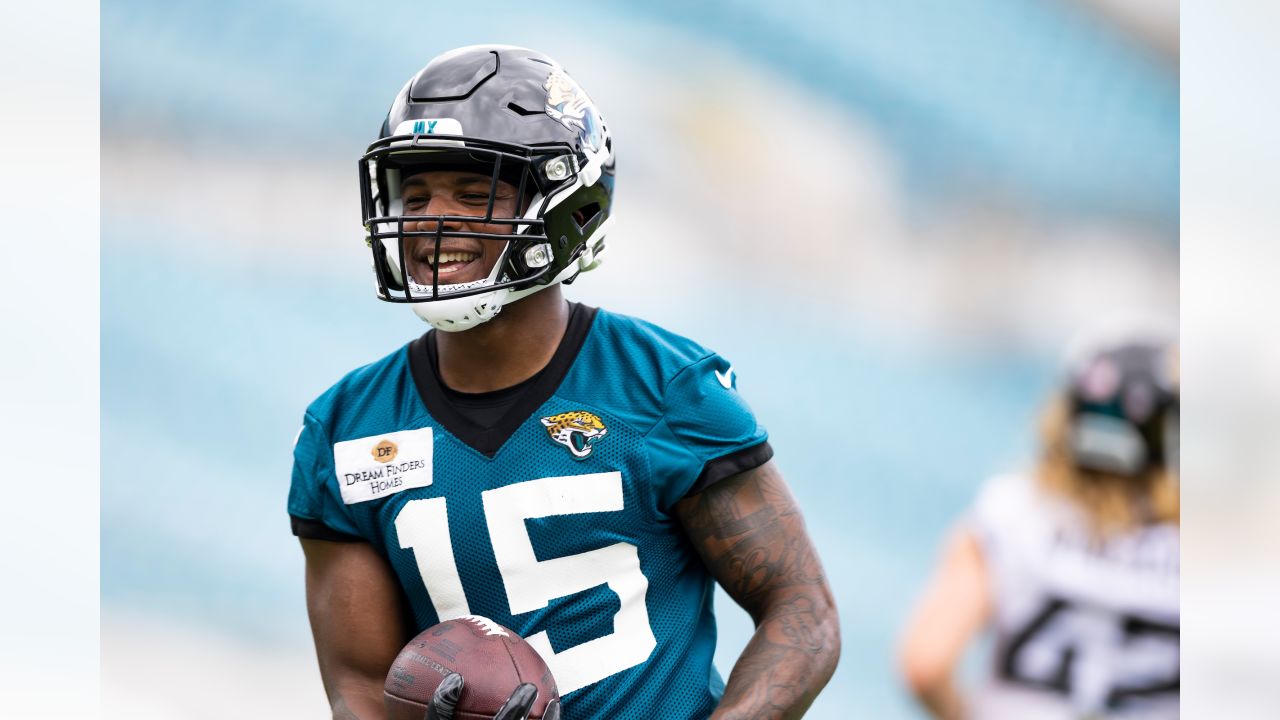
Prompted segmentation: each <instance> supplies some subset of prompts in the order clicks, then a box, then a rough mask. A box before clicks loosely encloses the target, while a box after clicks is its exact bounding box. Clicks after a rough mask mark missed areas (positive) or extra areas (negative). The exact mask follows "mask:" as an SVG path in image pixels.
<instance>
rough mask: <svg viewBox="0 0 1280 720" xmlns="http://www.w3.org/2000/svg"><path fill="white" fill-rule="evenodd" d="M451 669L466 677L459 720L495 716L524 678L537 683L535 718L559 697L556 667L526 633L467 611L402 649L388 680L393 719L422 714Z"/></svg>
mask: <svg viewBox="0 0 1280 720" xmlns="http://www.w3.org/2000/svg"><path fill="white" fill-rule="evenodd" d="M451 672H456V673H461V674H462V678H463V680H464V681H465V684H464V685H463V687H462V696H461V697H460V698H458V705H457V707H456V708H454V712H453V717H454V720H482V719H483V720H490V719H491V718H492V717H493V716H494V714H495V713H496V712H498V710H499V709H501V708H502V704H503V703H505V702H506V701H507V698H508V697H510V696H511V693H512V692H513V691H515V689H516V688H517V687H519V686H520V684H521V683H533V684H534V685H535V686H536V687H537V688H538V698H537V700H535V701H534V703H533V710H532V711H531V712H530V713H529V718H530V720H537V719H538V718H541V717H542V713H543V711H544V710H546V708H547V703H549V702H551V701H552V700H553V699H555V698H558V697H560V694H559V692H558V691H557V690H556V681H555V678H553V677H551V670H550V669H549V668H548V667H547V664H546V663H545V662H543V660H542V656H540V655H538V651H537V650H534V649H533V646H532V645H530V644H529V643H527V642H525V641H524V638H522V637H520V636H519V635H517V634H515V633H514V632H512V631H511V630H508V629H507V628H505V627H503V626H501V625H499V624H498V623H496V622H494V621H492V620H490V619H488V618H484V617H480V616H478V615H464V616H463V617H460V618H454V619H453V620H446V621H444V622H442V623H440V624H439V625H435V626H433V627H429V628H427V629H426V630H423V631H422V632H421V633H419V634H418V636H417V637H415V638H414V639H412V640H410V641H409V644H408V645H405V646H404V649H403V650H401V651H400V654H399V655H398V656H397V657H396V661H395V662H394V663H392V664H391V671H390V672H388V673H387V681H386V683H385V685H384V686H383V699H384V701H385V702H386V706H387V718H388V720H422V718H423V715H424V714H425V713H426V710H427V705H428V704H429V703H430V702H431V695H432V694H433V693H434V692H435V691H436V687H438V686H439V685H440V681H441V680H444V678H445V676H446V675H448V674H449V673H451Z"/></svg>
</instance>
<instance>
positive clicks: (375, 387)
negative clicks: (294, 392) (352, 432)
mask: <svg viewBox="0 0 1280 720" xmlns="http://www.w3.org/2000/svg"><path fill="white" fill-rule="evenodd" d="M408 362H409V352H408V345H407V344H406V345H402V346H400V347H398V348H396V349H395V350H394V351H392V352H390V353H388V354H387V355H385V356H383V357H382V358H379V359H378V360H375V361H373V362H371V363H369V364H367V365H361V366H360V367H357V368H356V369H354V370H352V371H350V372H348V373H346V374H345V375H343V376H342V378H341V379H339V380H338V381H337V382H335V383H334V384H333V385H331V386H330V387H329V389H327V390H325V391H324V392H323V393H321V394H320V395H319V397H317V398H316V399H315V400H313V401H312V402H311V404H310V405H308V406H307V415H308V416H310V417H311V418H312V419H313V420H314V421H316V422H319V423H321V424H322V425H324V426H326V428H330V429H333V428H335V427H340V426H341V425H343V424H344V422H349V421H350V420H352V419H354V418H357V417H359V416H362V415H369V414H377V413H378V411H379V406H381V405H387V406H390V405H391V404H393V403H398V402H399V397H400V393H399V392H397V389H398V387H399V386H401V385H404V384H405V383H406V381H407V379H408V378H409V373H408V371H407V365H408Z"/></svg>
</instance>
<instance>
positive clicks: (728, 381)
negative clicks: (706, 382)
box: [715, 365, 733, 390]
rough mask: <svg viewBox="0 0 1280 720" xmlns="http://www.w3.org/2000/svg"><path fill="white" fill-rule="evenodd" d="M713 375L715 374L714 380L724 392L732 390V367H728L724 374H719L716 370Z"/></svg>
mask: <svg viewBox="0 0 1280 720" xmlns="http://www.w3.org/2000/svg"><path fill="white" fill-rule="evenodd" d="M715 374H716V379H717V380H719V381H720V384H721V385H723V386H724V389H725V390H732V389H733V366H732V365H730V366H729V369H728V370H725V371H724V374H721V373H720V371H719V370H716V371H715Z"/></svg>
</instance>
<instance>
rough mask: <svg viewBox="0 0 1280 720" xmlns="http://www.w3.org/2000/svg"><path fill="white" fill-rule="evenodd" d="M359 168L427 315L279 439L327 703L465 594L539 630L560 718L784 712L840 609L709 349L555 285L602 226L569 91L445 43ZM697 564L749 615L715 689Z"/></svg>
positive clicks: (606, 175) (546, 63) (731, 377)
mask: <svg viewBox="0 0 1280 720" xmlns="http://www.w3.org/2000/svg"><path fill="white" fill-rule="evenodd" d="M359 168H360V191H361V201H362V202H361V205H362V208H363V215H364V225H365V230H366V242H367V244H368V247H369V250H370V252H371V255H372V262H373V270H374V276H375V279H376V283H377V294H378V297H380V298H381V299H382V300H385V301H387V302H392V303H406V304H408V305H409V306H410V307H411V308H412V309H413V311H414V312H415V313H416V314H417V315H418V316H420V317H421V318H422V319H423V320H425V321H426V322H427V323H429V324H430V325H431V327H432V330H430V331H428V332H427V333H425V334H424V335H422V336H421V337H418V338H417V339H415V340H413V341H412V342H409V343H408V344H407V345H405V346H403V347H401V348H399V349H397V350H395V351H394V352H393V353H391V354H390V355H388V356H386V357H385V358H383V359H381V360H378V361H377V362H374V363H373V364H370V365H367V366H365V367H362V368H359V369H357V370H355V371H353V372H351V373H350V374H348V375H347V376H346V377H344V378H343V379H342V380H340V381H339V382H338V383H337V384H336V385H334V386H333V388H331V389H330V390H329V391H327V392H326V393H324V394H323V395H322V396H321V397H320V398H319V399H317V400H316V401H315V402H314V403H312V405H311V406H310V407H309V408H308V409H307V412H306V415H305V419H304V424H303V428H302V432H301V434H300V435H299V437H298V440H297V443H296V447H295V451H294V455H295V463H294V470H293V480H292V486H291V489H290V493H289V503H288V507H289V514H290V516H291V518H292V526H293V531H294V533H295V534H296V535H297V536H298V537H299V538H300V539H301V542H302V547H303V550H304V552H305V556H306V584H307V606H308V611H309V614H310V618H311V625H312V629H313V633H314V636H315V643H316V650H317V654H318V657H319V665H320V672H321V676H322V679H323V681H324V686H325V690H326V692H327V693H328V697H329V701H330V704H331V706H332V708H333V716H334V717H335V718H353V717H355V718H365V719H366V720H367V719H370V718H382V717H384V710H383V706H382V688H383V680H384V678H385V676H386V674H387V670H388V668H389V667H390V666H391V663H392V661H393V660H394V659H395V657H396V655H397V653H398V652H399V651H400V649H401V647H402V646H403V645H404V643H405V642H406V641H407V640H408V639H409V638H410V637H412V636H413V635H415V634H416V633H418V632H420V631H422V630H423V629H426V628H428V627H430V626H432V625H434V624H436V623H438V622H441V621H444V620H448V619H452V618H458V617H461V616H464V615H473V614H474V615H481V616H485V617H487V618H492V619H493V620H494V621H496V622H497V623H499V624H501V625H503V626H506V627H508V628H511V629H512V630H514V631H516V632H517V633H519V634H520V635H521V636H522V637H524V638H526V639H527V640H528V642H529V643H530V644H532V645H533V646H534V647H535V648H536V649H537V650H538V652H539V653H540V654H541V655H542V657H543V658H544V659H545V661H546V662H547V665H548V666H549V667H550V668H551V671H552V673H553V674H554V676H555V681H556V683H557V685H558V687H559V690H560V694H561V697H562V704H561V706H560V707H561V711H562V712H563V716H564V717H565V718H567V719H568V720H588V719H590V718H601V719H604V718H607V719H609V720H627V719H631V718H634V719H636V720H652V719H653V718H706V717H716V718H730V717H733V718H737V717H751V718H794V717H799V716H800V715H802V714H803V713H804V711H805V709H806V708H807V707H808V706H809V705H810V704H811V703H812V702H813V699H814V697H815V696H816V695H817V694H818V692H819V691H820V690H821V689H822V687H823V686H824V685H825V684H826V682H827V681H828V679H830V677H831V674H832V672H833V671H834V669H835V665H836V661H837V659H838V657H839V651H840V636H839V629H838V622H837V617H836V610H835V603H834V600H833V598H832V595H831V590H830V587H829V586H828V583H827V581H826V578H825V576H824V574H823V570H822V567H821V564H820V562H819V560H818V557H817V554H816V552H815V550H814V547H813V544H812V542H811V541H810V539H809V537H808V535H807V533H806V531H805V527H804V522H803V519H802V517H801V514H800V510H799V508H798V507H797V506H796V503H795V500H794V498H793V497H792V495H791V493H790V491H789V490H788V488H787V485H786V483H785V482H784V480H783V478H782V476H781V475H780V474H779V472H778V469H777V468H776V467H775V465H774V463H773V462H772V461H771V457H772V455H773V450H772V449H771V448H770V446H769V443H768V440H767V434H766V432H765V430H764V428H763V427H761V426H760V425H758V424H757V422H756V419H755V417H754V416H753V414H752V412H751V410H750V409H749V408H748V406H747V404H746V402H745V400H744V399H743V398H742V396H741V395H739V393H738V390H737V382H736V376H735V374H734V373H733V372H732V368H731V366H730V364H729V363H728V362H727V361H726V360H724V359H723V358H721V357H720V356H718V355H717V354H715V353H714V352H711V351H709V350H707V349H705V348H703V347H702V346H700V345H698V344H697V343H695V342H693V341H690V340H687V339H685V338H683V337H680V336H678V335H675V334H673V333H670V332H668V331H666V330H663V329H662V328H659V327H656V326H654V325H651V324H649V323H646V322H644V321H641V320H637V319H635V318H631V317H625V316H622V315H618V314H614V313H610V312H607V311H605V310H602V309H597V308H593V307H589V306H586V305H582V304H577V303H571V302H567V301H566V300H565V298H564V297H563V295H562V294H561V289H560V285H561V284H563V283H569V282H572V281H574V280H575V279H576V278H577V277H578V276H579V274H581V273H583V272H586V271H589V270H592V269H594V268H596V267H597V265H598V264H599V258H600V255H601V253H602V252H603V250H604V248H605V238H606V234H607V232H608V229H609V226H610V224H611V222H612V221H613V206H612V200H613V189H614V139H613V137H612V135H611V134H610V132H609V127H608V124H607V123H606V121H605V120H604V118H603V117H602V116H601V115H600V113H599V111H598V110H597V109H596V107H595V105H594V104H593V103H592V102H591V100H590V98H589V97H588V96H587V95H586V93H585V92H583V91H582V89H581V87H579V86H578V85H577V83H576V82H575V81H574V80H573V79H572V78H571V77H570V76H569V75H568V74H567V73H565V71H564V70H563V68H561V67H560V66H559V65H558V64H557V63H556V62H555V61H554V60H551V59H550V58H548V57H547V56H545V55H542V54H541V53H538V52H534V51H531V50H526V49H522V48H515V47H507V46H475V47H467V48H461V49H458V50H454V51H452V52H449V53H446V54H444V55H441V56H440V57H437V58H435V59H434V60H432V61H431V62H430V64H428V65H427V67H426V68H424V69H423V70H421V71H420V72H418V73H417V74H416V75H414V77H413V78H412V79H411V80H410V81H409V82H408V83H407V84H406V85H405V86H404V88H403V89H402V90H401V91H400V92H399V94H398V95H397V96H396V98H395V100H394V102H393V103H392V106H391V109H390V111H389V113H388V114H387V117H386V121H385V122H384V123H383V125H382V130H381V132H380V134H379V137H378V139H377V140H376V141H375V142H374V143H373V144H372V145H370V146H369V148H368V151H367V152H366V153H365V154H364V156H363V157H362V158H361V159H360V163H359ZM714 582H719V583H720V584H721V585H722V586H723V587H724V588H725V590H726V591H727V592H728V594H729V595H730V596H731V597H732V598H733V599H734V600H735V601H737V603H738V604H739V605H741V606H742V607H743V608H744V609H745V610H746V611H747V612H748V613H750V615H751V617H752V619H753V620H754V622H755V625H756V631H755V635H754V636H753V637H752V639H751V641H750V642H749V643H748V645H747V647H746V649H745V650H744V651H743V653H742V655H741V657H740V658H739V659H738V661H737V663H736V664H735V665H734V667H733V670H732V672H730V674H729V677H728V678H727V681H726V680H723V679H722V678H721V676H720V675H719V673H718V672H717V671H716V669H715V668H714V667H713V665H712V655H713V652H714V649H715V642H716V626H715V619H714V617H713V614H712V598H713V593H712V589H713V583H714ZM465 682H466V678H456V682H452V683H450V686H451V687H452V688H454V690H456V688H457V685H458V683H461V684H462V685H463V686H465ZM521 690H524V696H527V695H528V691H527V688H523V689H518V688H514V687H513V688H512V691H513V699H515V698H516V697H518V696H519V697H521V698H523V697H524V696H520V695H519V693H520V692H521ZM529 702H532V700H531V699H529ZM515 704H516V705H519V704H520V703H515ZM528 707H529V705H528V704H527V703H525V704H523V712H524V713H525V714H527V712H528ZM449 710H450V708H449V707H448V703H438V704H437V706H436V707H433V708H432V709H431V714H432V715H433V716H435V717H442V718H447V716H448V714H449ZM519 714H520V713H519V712H516V713H515V715H517V716H518V715H519Z"/></svg>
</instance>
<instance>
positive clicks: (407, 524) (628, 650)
mask: <svg viewBox="0 0 1280 720" xmlns="http://www.w3.org/2000/svg"><path fill="white" fill-rule="evenodd" d="M480 497H481V499H482V500H483V503H484V514H485V521H486V523H487V525H488V527H489V539H490V540H491V541H492V543H493V555H494V557H495V558H496V559H497V561H498V572H499V573H501V575H502V582H503V585H504V586H505V587H506V592H507V601H508V602H509V603H510V607H511V614H512V615H519V614H521V613H527V612H532V611H535V610H540V609H542V608H545V607H547V605H548V604H549V603H550V602H551V601H552V600H555V599H556V598H560V597H565V596H567V595H572V594H574V593H578V592H582V591H583V590H588V589H590V588H593V587H597V586H599V585H607V586H608V587H609V589H610V590H611V591H613V592H614V593H615V594H617V596H618V600H619V602H620V604H621V608H620V609H619V610H618V612H617V614H616V615H614V618H613V628H614V631H613V632H612V633H610V634H609V635H605V636H604V637H599V638H596V639H594V640H588V641H587V642H584V643H581V644H579V645H575V646H573V647H570V648H566V649H564V650H561V651H560V652H558V653H557V652H555V651H553V650H552V649H551V640H550V639H549V638H548V637H547V633H546V631H545V630H544V631H542V632H539V633H537V634H534V635H531V636H529V637H528V638H525V639H526V640H527V641H528V642H529V644H530V645H532V646H533V647H534V648H535V649H536V650H537V651H538V653H539V654H540V655H542V658H543V659H544V660H546V662H547V666H548V667H550V668H551V672H552V674H553V675H555V678H556V685H557V686H558V688H559V690H560V693H561V695H567V694H569V693H571V692H573V691H574V690H577V689H579V688H582V687H586V686H587V685H590V684H591V683H594V682H596V681H598V680H603V679H604V678H607V677H609V676H610V675H613V674H614V673H618V672H621V671H623V670H626V669H627V668H630V667H633V666H635V665H638V664H640V663H642V662H644V661H645V660H647V659H648V658H649V654H650V653H651V652H653V648H654V647H655V646H656V645H657V641H656V640H655V639H654V635H653V629H652V628H651V627H650V625H649V610H648V608H647V607H646V606H645V594H646V593H647V592H648V589H649V581H648V579H646V578H645V576H644V574H643V573H642V572H641V571H640V556H639V553H638V551H637V550H636V546H635V545H632V544H631V543H625V542H619V543H614V544H613V545H609V546H608V547H602V548H599V549H597V550H590V551H587V552H583V553H578V554H577V555H568V556H565V557H558V558H551V559H549V560H538V559H537V557H536V556H535V555H534V552H533V543H532V542H531V541H530V539H529V532H528V530H527V529H526V528H525V522H524V521H525V520H528V519H530V518H541V517H549V516H553V515H573V514H577V513H589V512H613V511H619V510H622V504H623V495H622V475H621V473H618V472H607V473H592V474H587V475H568V476H564V477H549V478H542V479H539V480H528V481H526V482H520V483H515V484H513V485H507V486H505V487H500V488H496V489H494V490H486V491H485V492H483V493H481V494H480ZM395 525H396V533H397V534H398V535H399V536H400V547H401V548H405V549H410V548H411V549H412V550H413V555H414V560H415V561H416V562H417V564H418V572H419V574H420V575H421V576H422V579H423V584H424V585H426V588H427V594H428V595H430V596H431V604H432V605H433V606H434V607H435V610H436V614H437V615H438V616H439V617H440V620H441V621H442V622H443V621H445V620H450V619H452V618H456V617H459V616H462V615H469V614H471V612H470V610H469V609H468V605H467V597H466V593H465V592H464V591H463V589H462V579H461V577H460V576H459V575H458V565H457V561H456V560H455V559H454V555H453V542H452V540H450V538H449V519H448V509H447V507H446V505H445V499H444V498H442V497H440V498H428V499H422V500H411V501H409V502H408V503H405V506H404V507H403V508H401V509H400V512H399V514H398V515H396V521H395Z"/></svg>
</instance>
